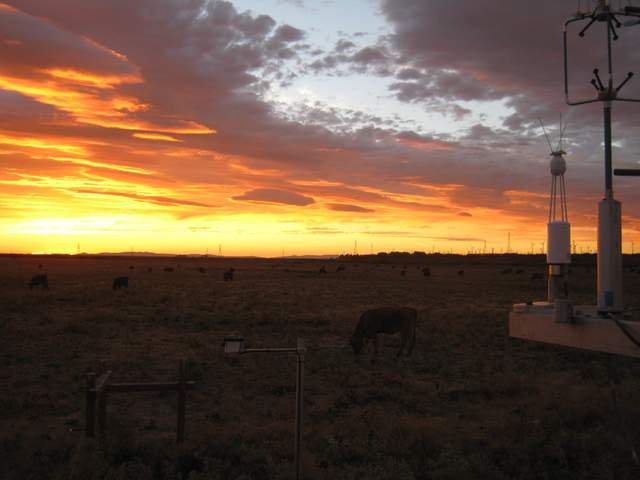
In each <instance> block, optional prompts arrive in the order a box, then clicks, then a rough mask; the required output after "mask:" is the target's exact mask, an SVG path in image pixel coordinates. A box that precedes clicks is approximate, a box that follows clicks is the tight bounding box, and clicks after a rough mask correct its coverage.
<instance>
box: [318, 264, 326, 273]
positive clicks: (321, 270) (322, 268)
mask: <svg viewBox="0 0 640 480" xmlns="http://www.w3.org/2000/svg"><path fill="white" fill-rule="evenodd" d="M318 273H319V274H321V275H324V274H326V273H327V269H326V268H324V265H323V266H321V267H320V270H318Z"/></svg>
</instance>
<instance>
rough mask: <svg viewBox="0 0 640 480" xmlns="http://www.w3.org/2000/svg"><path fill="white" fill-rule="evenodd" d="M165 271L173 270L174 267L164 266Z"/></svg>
mask: <svg viewBox="0 0 640 480" xmlns="http://www.w3.org/2000/svg"><path fill="white" fill-rule="evenodd" d="M164 271H165V272H173V267H164Z"/></svg>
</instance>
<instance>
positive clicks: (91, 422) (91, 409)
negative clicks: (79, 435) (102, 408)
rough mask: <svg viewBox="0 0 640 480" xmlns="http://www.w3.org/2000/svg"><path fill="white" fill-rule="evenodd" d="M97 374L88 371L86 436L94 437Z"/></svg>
mask: <svg viewBox="0 0 640 480" xmlns="http://www.w3.org/2000/svg"><path fill="white" fill-rule="evenodd" d="M95 387H96V374H95V373H93V372H90V373H87V399H86V400H87V401H86V425H85V428H86V431H85V436H86V437H87V438H93V437H95V436H96V424H95V420H96V392H95V390H94V389H95Z"/></svg>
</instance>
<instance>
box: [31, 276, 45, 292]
mask: <svg viewBox="0 0 640 480" xmlns="http://www.w3.org/2000/svg"><path fill="white" fill-rule="evenodd" d="M33 287H41V288H43V289H45V288H49V279H48V278H47V276H46V275H34V276H33V277H31V281H30V282H29V290H31V289H32V288H33Z"/></svg>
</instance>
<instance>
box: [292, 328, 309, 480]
mask: <svg viewBox="0 0 640 480" xmlns="http://www.w3.org/2000/svg"><path fill="white" fill-rule="evenodd" d="M305 352H306V348H305V346H304V340H302V339H301V338H299V339H298V344H297V348H296V353H297V358H298V365H297V369H296V438H295V445H294V461H295V464H296V480H302V416H303V407H304V405H303V402H304V354H305Z"/></svg>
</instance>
